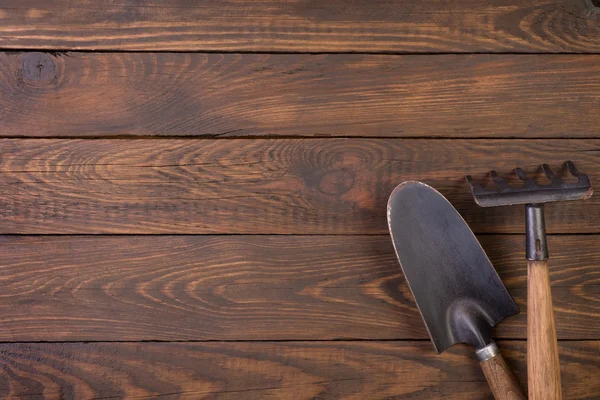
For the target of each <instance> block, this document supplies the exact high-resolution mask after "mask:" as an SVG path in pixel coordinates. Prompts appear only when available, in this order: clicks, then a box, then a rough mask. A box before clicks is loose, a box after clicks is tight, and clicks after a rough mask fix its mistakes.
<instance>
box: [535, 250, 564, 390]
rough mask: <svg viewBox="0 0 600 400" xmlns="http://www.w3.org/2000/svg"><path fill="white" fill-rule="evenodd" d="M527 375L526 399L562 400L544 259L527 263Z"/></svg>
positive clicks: (556, 346)
mask: <svg viewBox="0 0 600 400" xmlns="http://www.w3.org/2000/svg"><path fill="white" fill-rule="evenodd" d="M527 375H528V386H529V399H530V400H560V399H562V393H561V385H560V363H559V360H558V343H557V341H556V328H555V326H554V312H553V311H552V294H551V292H550V274H549V272H548V261H547V260H539V261H534V260H530V261H528V262H527Z"/></svg>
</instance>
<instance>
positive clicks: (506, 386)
mask: <svg viewBox="0 0 600 400" xmlns="http://www.w3.org/2000/svg"><path fill="white" fill-rule="evenodd" d="M387 218H388V225H389V229H390V234H391V235H392V241H393V243H394V248H395V250H396V255H397V257H398V260H399V261H400V266H401V267H402V271H403V272H404V276H405V277H406V280H407V282H408V285H409V287H410V290H411V292H412V294H413V296H414V298H415V301H416V304H417V306H418V308H419V311H420V312H421V316H422V317H423V320H424V321H425V326H426V327H427V331H428V332H429V336H430V337H431V340H432V341H433V346H434V348H435V350H436V351H437V352H438V353H441V352H443V351H444V350H446V349H447V348H448V347H450V346H452V345H454V344H456V343H467V344H470V345H472V346H473V347H474V348H475V353H476V355H477V358H478V359H479V361H480V364H481V368H482V369H483V372H484V374H485V377H486V379H487V381H488V383H489V385H490V388H491V389H492V392H493V393H494V396H495V397H496V399H498V400H505V399H525V395H524V394H523V391H522V389H521V387H520V386H519V383H518V381H517V379H516V378H515V376H514V375H513V373H512V371H511V370H510V369H509V368H508V366H507V365H506V362H505V361H504V359H503V358H502V356H501V355H500V352H499V350H498V346H497V345H496V343H495V342H494V341H493V340H492V328H493V327H494V326H495V325H496V324H498V323H499V322H500V321H502V320H503V319H505V318H507V317H509V316H511V315H515V314H518V313H519V308H518V307H517V305H516V304H515V302H514V300H513V298H512V297H511V296H510V294H509V293H508V291H507V290H506V288H505V287H504V285H503V284H502V281H501V280H500V277H499V276H498V274H497V273H496V270H494V267H493V266H492V264H491V263H490V261H489V259H488V258H487V256H486V254H485V252H484V251H483V249H482V248H481V246H480V245H479V242H478V241H477V239H476V238H475V235H473V232H471V229H469V227H468V225H467V224H466V223H465V221H464V220H463V219H462V217H461V216H460V214H458V212H457V211H456V210H455V209H454V207H452V205H451V204H450V202H448V200H446V198H445V197H444V196H442V195H441V194H440V193H439V192H437V191H436V190H435V189H433V188H432V187H430V186H428V185H426V184H424V183H421V182H404V183H402V184H400V185H399V186H398V187H396V189H394V191H393V192H392V194H391V196H390V199H389V201H388V208H387Z"/></svg>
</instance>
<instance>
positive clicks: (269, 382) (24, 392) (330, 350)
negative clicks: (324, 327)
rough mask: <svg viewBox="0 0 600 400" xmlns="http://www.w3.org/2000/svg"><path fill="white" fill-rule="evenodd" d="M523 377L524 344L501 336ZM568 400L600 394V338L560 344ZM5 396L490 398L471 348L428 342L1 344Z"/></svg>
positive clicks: (1, 389)
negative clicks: (440, 350)
mask: <svg viewBox="0 0 600 400" xmlns="http://www.w3.org/2000/svg"><path fill="white" fill-rule="evenodd" d="M499 345H500V346H501V347H502V349H503V352H504V353H505V354H506V355H507V359H508V362H509V364H510V367H512V368H514V370H515V372H516V373H517V375H518V377H519V378H520V380H521V382H523V383H525V372H526V371H525V370H526V367H525V356H526V354H525V343H524V342H522V341H517V342H500V343H499ZM560 351H561V360H562V365H561V367H562V374H563V380H564V382H565V396H564V398H565V399H584V398H585V399H592V398H596V396H597V395H598V393H599V392H600V381H599V380H598V379H596V378H597V377H598V376H599V375H600V362H599V360H598V357H597V356H598V353H599V352H600V342H598V341H587V342H561V343H560ZM0 365H1V368H0V395H1V396H2V398H6V399H17V398H18V399H23V398H27V399H29V398H35V399H39V398H48V399H54V398H78V399H91V398H131V399H146V398H157V397H160V398H169V399H170V398H177V399H265V398H278V399H292V398H293V399H299V400H302V399H317V398H318V399H330V398H331V399H391V398H394V399H395V398H403V399H404V398H410V399H427V400H429V399H442V398H443V399H457V400H462V399H490V398H491V393H490V391H489V388H488V385H487V384H486V382H485V379H484V377H483V374H482V373H481V371H480V369H479V366H478V363H477V361H476V360H474V358H473V353H472V351H471V350H470V349H468V348H467V347H464V346H455V347H453V348H452V349H450V350H449V351H448V352H446V353H444V354H442V355H436V354H435V353H434V352H433V350H432V349H431V347H430V344H429V343H426V342H399V343H394V342H288V343H285V342H284V343H269V342H266V343H43V344H33V343H25V344H2V345H0Z"/></svg>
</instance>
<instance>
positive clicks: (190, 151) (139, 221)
mask: <svg viewBox="0 0 600 400" xmlns="http://www.w3.org/2000/svg"><path fill="white" fill-rule="evenodd" d="M0 146H1V148H2V151H3V156H2V157H1V158H0V233H5V234H8V233H11V234H12V233H19V234H38V233H39V234H52V233H139V234H148V233H189V234H209V233H226V234H232V233H245V234H258V233H260V234H271V233H277V234H367V233H371V234H384V233H387V232H388V229H387V223H386V216H385V212H386V203H387V200H388V196H389V194H390V192H391V191H392V189H393V188H394V186H396V185H397V184H399V183H400V182H402V181H405V180H410V179H419V180H422V181H424V182H426V183H429V184H431V185H432V186H433V187H435V188H437V189H438V190H440V192H442V194H444V195H446V196H447V197H448V199H449V200H450V201H451V202H452V203H453V204H454V205H455V206H456V207H457V209H458V210H459V212H461V213H462V214H463V215H464V217H465V219H466V220H467V222H469V223H470V224H471V227H472V228H473V229H474V230H475V231H476V232H504V233H520V234H522V233H523V232H524V228H523V225H524V217H523V207H521V206H516V207H499V208H489V209H483V208H480V207H478V206H476V205H475V203H474V201H473V199H472V197H471V195H470V193H469V190H468V188H467V187H466V184H465V182H464V175H465V174H467V173H472V174H474V176H475V177H476V178H483V177H485V173H486V172H487V171H488V170H490V169H492V168H495V169H497V170H498V171H500V172H502V171H506V172H507V173H508V172H509V171H511V169H512V168H514V167H515V166H517V165H522V166H523V167H524V168H526V169H528V170H530V171H531V170H532V169H533V170H534V171H535V168H537V166H538V165H539V164H540V163H542V162H548V163H549V164H550V165H551V166H553V167H555V166H559V167H560V165H561V163H562V161H564V160H568V159H573V160H575V162H576V164H577V165H578V166H579V167H580V169H581V171H584V172H587V173H589V175H590V177H591V179H592V181H593V182H600V169H598V162H597V159H598V149H599V148H600V140H586V141H583V140H528V141H525V140H417V139H414V140H413V139H410V140H408V139H407V140H404V139H396V140H394V139H389V140H383V139H289V140H287V139H286V140H283V139H282V140H266V139H265V140H244V139H235V140H220V139H210V140H152V139H144V140H118V139H114V140H94V141H89V140H60V139H55V140H38V139H31V140H22V139H4V140H0ZM546 215H547V228H548V231H549V232H557V233H566V232H576V233H585V232H587V233H591V232H594V233H595V232H600V225H598V224H597V223H596V222H597V221H598V220H599V218H600V197H597V196H596V197H592V199H590V200H586V201H577V202H563V203H559V204H550V205H548V206H547V210H546Z"/></svg>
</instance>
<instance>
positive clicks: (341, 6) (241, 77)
mask: <svg viewBox="0 0 600 400" xmlns="http://www.w3.org/2000/svg"><path fill="white" fill-rule="evenodd" d="M0 50H1V51H2V53H0V136H1V138H0V152H1V153H0V268H1V272H0V282H1V283H2V288H3V290H2V291H1V292H0V397H2V398H9V399H21V400H23V399H113V398H130V399H146V398H160V399H199V398H206V399H321V400H324V399H400V398H402V399H405V398H406V399H437V398H448V399H460V400H462V399H490V398H491V394H490V392H489V389H488V387H487V384H486V383H485V379H484V377H483V374H482V373H481V371H480V370H479V367H478V365H477V362H476V361H475V360H474V356H473V354H472V351H471V350H470V349H469V348H467V347H464V346H455V347H454V348H452V349H451V350H449V351H448V352H447V353H444V354H443V355H439V356H438V355H436V354H435V353H434V351H433V348H432V346H431V344H430V343H429V340H428V336H427V333H426V331H425V328H424V326H423V323H422V321H421V319H420V318H419V315H418V311H417V310H416V308H415V305H414V301H413V299H412V296H411V295H410V291H409V290H408V288H407V286H406V282H405V280H404V278H403V276H402V274H401V272H400V269H399V266H398V264H397V261H396V259H395V256H394V254H393V249H392V246H391V242H390V239H389V237H388V235H387V231H386V220H385V205H386V201H387V198H388V196H389V194H390V192H391V190H392V189H393V187H394V186H395V185H397V184H399V183H400V182H402V181H404V180H408V179H419V180H423V181H425V182H427V183H429V184H431V185H433V186H435V187H436V188H438V189H439V190H440V191H441V192H442V193H443V194H444V195H446V196H447V197H448V198H449V199H450V200H451V201H452V202H453V203H454V204H455V206H456V207H457V209H458V210H459V211H460V212H461V214H462V215H463V216H464V217H465V219H466V220H467V221H468V222H469V224H470V225H471V226H472V228H473V229H474V230H475V232H476V233H477V234H478V237H479V238H480V240H481V241H482V244H483V246H484V248H485V249H486V251H487V252H488V254H489V256H490V258H491V259H492V261H493V262H494V264H495V266H496V267H497V269H498V272H499V273H500V275H501V277H502V278H503V280H504V282H505V283H506V285H507V287H508V288H509V290H510V292H511V293H512V294H513V296H514V297H515V299H516V301H517V302H518V303H519V306H520V307H521V309H522V313H521V314H520V315H518V316H516V317H513V318H510V319H508V320H506V321H504V322H503V323H502V324H501V325H500V326H499V327H498V329H497V331H496V336H497V338H498V341H499V343H500V345H501V347H502V349H503V350H504V352H505V355H506V358H507V360H508V362H509V363H510V365H511V366H512V367H513V368H514V369H515V371H516V373H517V375H518V377H519V379H520V381H521V382H522V383H523V384H524V385H525V384H526V365H525V337H526V329H525V328H526V327H525V323H526V312H525V311H526V303H525V297H526V296H525V294H526V269H525V261H524V224H523V210H522V209H521V207H515V208H499V209H480V208H478V207H477V206H476V205H475V204H474V203H473V201H472V199H471V198H470V195H469V193H468V191H467V188H466V186H465V184H464V182H463V176H464V174H466V173H471V174H473V175H474V176H475V177H477V178H483V177H484V175H485V173H486V172H487V171H488V170H489V169H491V168H496V169H497V170H498V171H507V172H508V171H510V170H511V169H512V168H514V167H515V166H517V165H520V166H522V167H523V168H525V169H526V170H527V171H529V172H531V173H534V172H535V171H536V168H537V165H538V164H539V163H542V162H547V163H549V164H550V165H551V166H552V167H555V168H558V169H559V168H560V166H561V164H562V162H563V161H565V160H567V159H572V160H574V161H575V162H576V164H577V165H578V166H579V167H580V169H581V170H582V171H584V172H587V173H588V174H589V175H590V177H591V179H592V181H593V183H598V182H600V164H599V163H598V156H599V155H600V117H599V111H600V79H599V77H600V1H598V0H571V1H566V0H562V1H560V0H559V1H549V0H526V1H516V0H509V1H502V2H498V1H491V0H486V1H474V0H457V1H453V2H448V1H442V0H433V1H427V2H424V1H419V0H406V1H399V0H397V1H394V0H381V1H372V0H346V1H336V0H329V1H315V0H285V1H282V0H262V1H242V0H225V1H208V0H198V1H189V0H162V1H159V0H114V1H97V0H81V1H78V2H73V1H70V0H56V1H52V2H46V1H41V0H4V1H2V2H1V4H0ZM599 222H600V200H599V199H598V198H596V197H594V198H592V199H591V200H589V201H586V202H574V203H568V204H567V203H563V204H554V205H550V206H548V208H547V227H548V231H549V232H550V233H551V235H550V238H549V242H550V251H551V257H552V258H551V278H552V294H553V296H554V302H555V309H556V322H557V332H558V337H559V339H560V343H559V349H560V356H561V373H562V379H563V388H564V395H565V398H566V399H598V398H600V268H599V264H600V251H599V250H598V249H599V247H600V246H599V245H600V240H599V238H600V236H598V235H599V234H600V223H599Z"/></svg>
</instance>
